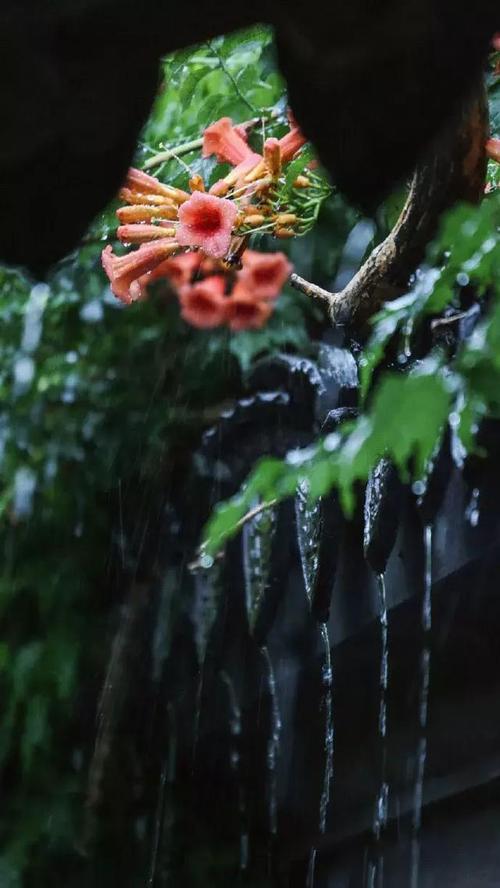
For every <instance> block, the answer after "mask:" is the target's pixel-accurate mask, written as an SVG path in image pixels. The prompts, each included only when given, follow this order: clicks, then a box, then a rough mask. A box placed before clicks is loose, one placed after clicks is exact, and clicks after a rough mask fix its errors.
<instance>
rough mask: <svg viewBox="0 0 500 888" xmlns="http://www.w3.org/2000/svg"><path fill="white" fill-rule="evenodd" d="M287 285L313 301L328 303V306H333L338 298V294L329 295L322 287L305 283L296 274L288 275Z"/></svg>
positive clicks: (308, 282)
mask: <svg viewBox="0 0 500 888" xmlns="http://www.w3.org/2000/svg"><path fill="white" fill-rule="evenodd" d="M289 283H290V284H291V286H292V287H294V288H295V290H300V292H301V293H305V294H306V296H311V297H312V298H313V299H321V300H322V302H326V303H328V305H329V306H332V305H333V304H334V302H335V299H336V297H337V296H338V293H330V292H329V291H328V290H323V288H322V287H318V286H317V285H316V284H312V283H311V282H310V281H306V280H305V279H304V278H302V277H300V276H299V275H298V274H295V272H294V273H293V274H291V275H290V278H289Z"/></svg>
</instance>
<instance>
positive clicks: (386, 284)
mask: <svg viewBox="0 0 500 888" xmlns="http://www.w3.org/2000/svg"><path fill="white" fill-rule="evenodd" d="M487 137H488V106H487V99H486V93H485V89H484V86H483V85H481V88H480V89H477V90H476V91H475V93H474V97H473V98H472V99H471V100H470V101H469V102H468V104H467V105H466V106H464V107H463V108H462V110H461V112H460V113H459V114H457V115H455V119H454V121H453V123H452V124H450V125H449V126H448V127H447V128H446V130H445V131H443V132H442V133H441V135H440V137H439V139H437V140H436V142H435V143H434V145H433V148H432V150H431V151H430V152H429V153H428V155H427V157H426V158H425V159H424V160H423V161H422V162H421V163H420V164H419V166H418V167H417V170H416V172H415V175H414V177H413V180H412V183H411V187H410V190H409V193H408V197H407V200H406V203H405V205H404V207H403V210H402V212H401V215H400V216H399V219H398V220H397V222H396V224H395V225H394V228H393V229H392V231H391V232H390V233H389V234H388V236H387V237H386V239H385V240H384V241H383V242H382V243H381V244H379V245H378V246H377V247H375V249H374V250H373V251H372V253H371V254H370V256H369V257H368V259H367V260H366V262H364V263H363V265H362V266H361V268H360V269H359V271H358V272H357V273H356V274H355V275H354V277H353V278H352V280H351V281H350V282H349V283H348V284H347V286H346V287H344V289H343V290H342V291H341V292H339V293H329V292H328V291H327V290H323V289H322V288H320V287H316V286H315V285H314V284H311V283H309V282H308V281H305V280H304V279H303V278H299V276H298V275H292V277H291V278H290V283H291V284H292V286H293V287H295V288H296V289H298V290H301V291H302V292H303V293H306V295H308V296H311V297H312V298H318V299H321V300H322V301H323V302H325V303H326V304H327V306H328V313H329V315H330V319H331V321H332V323H333V324H335V325H340V324H342V325H346V326H352V325H354V326H360V325H363V324H364V322H365V321H366V320H367V319H368V318H369V317H370V316H371V315H373V313H374V312H375V311H377V310H378V309H379V308H380V306H381V305H382V304H383V303H384V302H389V301H391V300H392V299H396V298H397V297H398V296H400V295H402V294H403V293H404V292H405V291H406V289H407V287H408V281H409V278H410V276H411V275H412V274H413V272H414V271H415V270H416V269H417V267H418V266H419V264H420V263H421V262H422V260H423V259H424V257H425V251H426V248H427V245H428V243H429V242H430V241H431V240H432V238H433V237H434V236H435V234H436V230H437V227H438V223H439V220H440V217H441V214H442V213H443V212H444V211H445V210H447V209H449V208H450V207H451V206H453V204H455V203H456V202H457V201H459V200H464V201H468V202H469V203H478V202H479V201H480V200H481V198H482V196H483V193H484V181H485V176H486V162H487V158H486V152H485V143H486V140H487Z"/></svg>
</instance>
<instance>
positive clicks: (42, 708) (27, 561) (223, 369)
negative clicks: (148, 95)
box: [0, 27, 500, 888]
mask: <svg viewBox="0 0 500 888" xmlns="http://www.w3.org/2000/svg"><path fill="white" fill-rule="evenodd" d="M124 90H126V81H125V82H124ZM492 103H493V104H492V109H493V112H492V119H493V125H494V127H497V116H498V88H497V87H495V86H494V85H493V84H492ZM286 107H287V102H286V95H285V93H284V88H283V82H282V79H281V77H280V76H279V74H278V72H277V70H276V65H275V59H274V47H273V43H272V35H271V32H270V30H269V29H267V28H262V27H255V28H252V29H249V30H248V31H246V32H240V33H238V34H232V35H229V36H228V37H218V38H215V39H213V40H211V41H210V42H209V43H207V44H204V45H202V46H199V47H196V48H194V49H187V50H182V51H179V52H176V53H174V54H173V55H172V56H170V57H169V58H168V59H166V60H165V62H164V65H163V78H162V82H161V86H160V89H159V93H158V98H157V102H156V105H155V108H154V109H153V113H152V115H151V118H150V120H149V121H148V123H147V125H146V127H145V129H144V132H143V134H142V140H141V144H140V146H139V147H138V151H137V156H136V164H137V165H138V166H143V165H144V163H146V162H151V159H152V158H154V157H155V155H156V154H157V153H158V152H161V151H163V150H165V149H169V148H174V149H175V148H177V147H178V146H184V145H185V144H186V143H190V142H192V141H199V138H200V135H201V133H202V131H203V129H204V128H205V127H206V126H207V125H208V124H210V123H212V122H213V121H214V120H216V119H217V118H219V117H221V116H230V117H232V118H233V120H234V121H235V122H243V121H247V120H249V119H252V118H254V117H258V118H260V119H261V122H260V123H259V125H257V126H255V127H254V129H253V130H252V132H251V135H250V141H251V143H252V144H253V145H254V147H255V148H256V149H260V147H261V144H262V136H263V135H265V136H269V135H276V136H278V137H279V136H281V135H282V134H283V133H284V132H285V131H286V130H287V129H288V124H287V120H286ZM497 129H498V127H497ZM176 153H177V155H178V156H177V157H171V158H170V159H169V160H168V161H166V162H164V163H163V164H161V165H157V166H155V165H153V167H152V168H151V169H152V171H153V172H154V173H155V174H158V175H159V177H160V178H161V179H162V180H163V181H169V182H171V183H172V184H176V185H179V186H185V185H186V183H187V180H188V178H189V176H190V175H191V174H193V173H201V174H202V175H203V176H204V178H205V179H207V180H208V181H209V182H210V183H211V182H213V181H215V180H216V179H218V178H219V177H220V176H221V175H223V174H225V172H226V170H227V167H226V166H224V165H221V164H218V163H217V162H216V161H215V160H214V159H213V158H208V159H203V158H201V157H200V152H199V148H198V149H197V150H191V151H185V150H183V149H181V150H180V151H179V152H176ZM310 159H311V154H310V151H309V149H306V150H305V151H304V152H302V153H301V155H300V157H299V158H298V159H297V160H296V161H294V162H293V163H292V164H291V167H290V168H289V175H288V178H287V182H286V183H285V187H287V188H289V187H290V185H291V183H292V182H293V180H294V178H295V176H296V175H297V174H298V173H301V172H303V171H304V168H305V167H306V165H307V164H308V162H309V160H310ZM308 175H309V172H308ZM495 176H497V173H496V172H495V173H493V171H492V173H491V176H490V178H491V181H492V182H494V181H496V180H495ZM312 178H313V179H314V181H315V182H316V184H317V187H318V189H321V188H323V189H324V194H323V192H322V194H321V200H318V201H316V202H315V203H314V206H313V207H312V208H311V217H312V221H311V224H312V222H314V223H315V224H314V228H313V229H312V230H309V231H308V232H307V233H306V234H305V235H304V237H301V238H299V239H297V240H294V241H292V242H290V243H288V242H286V247H283V243H282V242H280V249H285V248H286V250H287V251H288V253H289V255H290V258H291V260H292V261H293V262H294V264H295V266H296V268H297V271H298V272H299V273H300V274H302V275H303V276H304V277H306V278H309V279H311V280H314V281H315V282H316V283H318V284H320V285H322V286H325V287H332V286H333V281H334V280H335V276H336V274H337V272H338V269H339V266H340V263H341V257H342V252H343V250H344V246H345V243H346V240H347V237H348V235H349V233H350V231H351V229H352V228H353V226H354V225H355V224H356V222H357V221H358V214H357V212H356V211H355V210H354V209H352V208H350V207H348V206H346V205H345V203H344V202H343V200H342V198H341V197H340V196H339V195H338V194H335V193H329V189H327V188H326V186H325V183H324V180H323V179H322V178H321V177H320V176H317V174H313V176H312ZM327 192H328V196H327ZM306 197H307V196H306V194H304V199H306ZM324 198H325V199H324ZM401 199H402V195H401V194H398V195H396V197H395V198H394V200H391V201H390V202H388V204H387V206H386V208H385V213H384V214H383V216H384V223H385V225H387V226H388V225H390V224H391V223H392V220H393V218H394V215H395V213H397V210H398V207H399V205H400V202H401ZM115 208H116V207H115V205H111V206H110V207H109V208H108V210H107V211H106V212H105V213H104V214H103V215H102V217H101V218H100V219H98V220H96V222H95V224H94V225H93V227H92V230H91V231H90V232H89V233H88V236H87V238H86V242H85V243H84V244H83V245H82V247H81V248H80V249H79V250H78V251H77V252H75V254H74V255H73V256H72V257H70V258H69V259H68V260H66V261H65V262H64V263H62V264H61V265H60V267H59V268H58V269H56V271H55V273H54V274H53V275H52V277H51V279H50V280H49V281H48V282H47V284H43V285H39V284H38V285H35V284H34V282H33V281H31V280H28V279H27V278H26V277H24V276H23V275H21V274H20V273H18V272H15V271H7V270H0V322H1V329H2V336H1V339H0V395H1V407H0V480H1V485H0V553H1V564H2V567H1V570H0V615H1V617H2V628H3V632H2V639H1V642H0V694H1V699H2V716H1V730H0V768H2V772H3V775H4V779H5V780H7V776H6V775H16V776H15V778H12V777H10V778H9V786H8V792H7V793H6V794H5V795H6V797H5V799H4V800H3V803H2V809H1V814H0V835H1V847H2V856H1V857H0V885H1V886H2V888H3V886H5V888H18V886H20V885H21V884H27V885H36V888H43V886H45V885H52V884H53V882H54V873H55V872H57V864H58V863H60V862H61V861H62V860H64V861H65V862H66V865H67V867H69V869H67V870H65V873H67V872H69V873H70V875H69V876H68V877H67V878H66V884H74V885H77V884H80V882H79V881H78V878H79V876H77V875H74V874H76V873H79V870H80V860H79V859H77V860H76V862H73V859H74V858H75V857H76V854H75V846H77V845H78V843H79V840H80V838H81V831H82V824H81V812H82V810H83V808H84V803H85V792H86V775H87V766H88V759H89V755H90V754H91V751H92V746H93V741H94V733H93V727H92V724H91V725H90V727H88V726H87V734H85V733H84V732H82V728H81V725H80V724H79V720H78V719H79V715H78V708H79V705H80V698H81V696H83V697H85V695H87V696H89V697H91V698H92V699H95V696H96V687H97V686H98V684H99V681H101V680H102V677H103V675H104V672H105V667H106V662H107V657H108V655H109V637H108V626H109V621H110V614H111V613H112V608H113V604H114V603H115V602H114V597H113V596H114V595H116V594H117V592H116V589H115V588H114V586H113V582H112V579H111V576H112V575H113V570H114V569H115V567H116V564H115V562H116V561H118V562H119V563H120V567H121V569H123V564H124V563H126V564H128V563H129V562H131V563H132V565H133V563H134V556H135V552H134V548H133V541H132V537H133V531H134V529H135V525H134V509H135V499H134V491H135V490H137V489H139V490H140V491H141V496H142V497H143V498H144V499H145V500H147V501H148V502H152V501H153V500H154V497H155V496H158V495H159V491H162V488H163V485H164V482H165V478H166V476H167V474H168V472H171V473H172V472H175V470H176V467H177V466H178V465H180V466H181V467H183V468H185V465H186V460H188V459H189V455H190V452H191V450H192V449H193V447H194V446H195V445H196V444H197V442H198V441H199V438H200V434H201V431H202V430H203V429H204V428H205V427H206V426H207V425H208V424H210V423H211V422H212V420H213V417H214V415H215V416H216V415H217V414H218V412H219V410H220V406H221V404H223V403H224V402H226V401H227V399H228V398H229V399H231V398H234V397H237V396H238V395H239V394H240V393H241V391H242V376H243V375H244V373H246V372H247V371H248V370H249V369H250V368H251V366H252V363H253V361H254V360H255V359H256V358H257V357H261V356H262V355H265V354H271V353H273V352H274V351H276V350H279V351H283V350H287V349H288V350H293V351H298V352H300V353H302V354H304V353H308V351H309V350H310V348H311V344H310V335H309V329H310V326H312V325H311V323H310V322H311V321H312V322H313V323H317V322H318V321H321V319H322V317H323V316H322V314H321V311H320V310H319V309H318V307H317V306H316V305H313V304H310V303H309V302H308V301H307V299H306V297H303V296H301V295H300V294H297V293H294V292H292V291H290V290H289V291H287V292H285V294H284V296H283V297H282V298H281V299H280V300H279V302H278V304H277V307H276V311H275V313H274V315H273V317H272V319H271V321H270V323H269V324H268V326H267V327H266V328H264V329H263V330H260V331H255V332H245V333H239V334H231V333H229V332H228V331H227V330H216V331H196V330H193V329H192V328H189V327H188V326H187V325H186V324H185V323H184V322H183V321H182V319H181V318H180V316H179V312H178V308H177V305H176V301H175V300H174V299H173V298H172V294H171V293H170V292H169V290H168V287H167V285H165V284H158V285H157V286H156V288H155V290H154V292H153V293H152V294H151V297H150V299H149V300H148V301H147V302H144V303H140V304H136V305H133V306H131V307H128V308H124V307H123V306H122V305H121V304H120V303H119V302H118V301H117V300H116V299H115V298H114V297H113V296H112V295H111V293H110V291H109V288H108V286H107V282H106V280H105V277H104V274H103V272H102V269H101V266H100V259H99V254H100V251H101V249H102V247H103V246H104V245H105V244H106V243H107V242H110V241H113V232H114V228H115V221H116V220H115V217H114V211H115ZM497 213H498V200H497V195H495V194H493V195H492V197H491V198H489V199H488V200H487V201H485V202H484V203H483V205H482V206H481V207H480V208H479V209H478V210H476V211H472V210H470V208H468V209H467V208H458V209H457V210H456V212H455V213H454V214H452V215H451V216H450V217H449V218H448V219H447V220H446V221H445V222H444V227H443V229H442V231H441V234H440V237H439V238H438V240H437V241H436V244H435V245H434V246H433V247H432V248H431V249H430V251H429V255H428V267H427V269H426V270H424V272H423V276H422V277H421V278H419V279H418V280H417V281H416V283H415V286H414V287H413V288H412V290H411V291H410V293H409V294H408V295H407V296H405V297H403V299H401V300H399V301H398V302H396V303H393V304H392V305H391V306H386V307H385V308H384V309H383V311H382V312H381V313H380V315H379V316H378V317H377V318H376V319H375V322H374V327H373V335H372V339H371V341H370V343H369V345H368V347H367V349H366V351H365V356H364V359H363V361H362V362H361V373H362V384H363V391H364V394H365V396H366V402H365V403H366V410H365V412H364V414H363V416H362V417H361V418H360V419H359V420H358V421H357V422H356V423H354V424H351V425H350V426H345V427H343V428H341V429H339V430H338V433H335V434H333V435H331V436H329V437H328V438H326V439H325V440H324V441H322V442H318V443H316V444H315V445H314V446H312V447H310V448H308V449H307V450H306V451H300V452H296V453H292V454H290V455H289V457H288V459H287V460H286V461H279V460H269V459H267V460H264V461H262V462H261V463H260V464H259V465H258V466H257V467H256V469H255V471H254V472H253V474H252V475H251V477H250V478H249V480H248V482H247V484H246V486H245V488H244V489H243V490H242V491H241V493H240V494H239V495H238V496H237V497H236V498H235V499H234V500H233V501H231V502H230V503H229V504H226V505H225V506H223V507H220V508H219V510H218V511H217V513H216V515H215V516H214V518H213V519H212V521H211V523H210V525H209V526H208V529H207V534H206V550H207V552H208V553H214V552H215V551H216V550H217V549H218V548H219V547H220V546H221V545H222V544H223V543H224V540H225V539H227V537H228V536H229V535H230V534H231V533H234V532H235V530H236V529H237V528H236V525H237V522H238V521H239V520H240V519H241V518H242V517H243V516H244V514H245V512H246V511H247V510H248V509H249V508H251V507H252V506H253V505H255V502H256V501H259V500H262V501H264V502H269V501H271V500H274V499H276V498H278V499H279V498H282V497H285V496H289V495H291V494H293V493H294V491H295V489H296V486H297V484H298V483H299V481H300V480H301V479H304V478H305V479H306V480H307V482H308V484H309V487H310V494H311V496H313V497H317V496H320V495H322V494H323V493H325V492H326V491H327V490H328V489H329V488H330V487H331V486H332V484H336V485H338V487H339V489H340V492H341V495H342V499H343V502H344V504H345V506H346V508H351V507H352V503H353V488H354V485H355V483H356V481H358V480H363V479H364V478H366V476H367V474H368V472H369V471H370V468H371V466H372V465H373V463H374V462H375V461H376V460H377V459H378V458H379V457H380V456H381V455H382V454H389V455H390V456H391V457H392V459H394V461H395V462H396V464H397V465H398V466H399V468H400V469H401V471H402V472H404V473H407V475H408V476H410V475H412V476H419V475H422V474H423V473H424V471H425V466H426V463H427V460H428V458H429V456H430V455H431V454H432V452H433V449H434V447H435V444H436V441H437V440H438V438H439V435H440V433H441V430H442V428H443V427H444V425H445V423H446V421H447V417H448V414H449V412H450V411H451V412H452V414H453V415H456V416H455V419H456V417H458V428H459V432H460V434H461V436H462V439H463V441H464V442H465V443H466V445H467V446H468V447H472V446H473V429H474V425H475V423H476V422H477V418H478V417H480V416H482V415H484V414H485V413H487V412H492V411H498V409H499V406H500V405H499V397H500V396H499V395H498V392H500V384H499V383H500V347H499V346H500V307H499V302H500V300H498V286H499V281H500V274H499V269H498V241H497V240H495V241H494V242H493V243H492V232H494V230H495V226H496V224H497ZM381 227H383V226H381ZM380 233H381V234H383V232H380ZM254 246H257V247H258V248H261V247H263V248H264V249H266V248H269V246H270V244H269V243H268V242H266V240H265V238H263V237H262V236H259V237H257V238H256V240H255V243H254ZM273 246H274V248H275V242H274V243H273ZM463 275H466V276H467V279H468V281H469V282H470V283H471V284H473V285H474V287H476V288H478V289H479V291H480V293H482V294H484V297H485V298H486V297H488V298H489V299H491V310H490V312H489V314H488V315H487V316H486V318H485V320H484V322H483V323H482V324H481V326H480V327H479V328H478V329H477V331H476V333H475V335H474V336H473V337H472V339H471V340H470V342H468V343H467V345H466V346H464V347H463V348H462V350H461V351H460V353H459V354H458V355H457V356H456V358H455V360H454V362H453V365H452V366H451V367H449V366H448V365H447V362H446V360H445V356H444V355H443V354H441V353H437V352H436V353H435V354H432V355H430V356H428V357H427V359H426V360H424V361H423V362H422V363H421V364H420V365H418V366H416V367H415V368H414V369H413V370H412V371H411V372H410V373H408V374H402V373H399V374H395V373H393V374H388V375H382V376H381V377H380V380H379V382H378V383H377V386H376V387H375V389H374V388H373V378H372V375H373V371H374V369H375V368H376V367H377V366H378V365H379V364H380V362H381V361H382V359H383V357H384V353H385V349H386V347H387V344H388V343H389V341H391V342H392V341H393V340H394V338H399V337H402V338H403V340H404V337H405V335H406V336H407V335H409V334H410V332H411V329H412V327H416V326H417V325H418V324H421V323H426V317H429V316H431V315H432V314H434V313H437V312H439V311H441V310H442V309H443V307H444V306H445V305H454V303H455V301H456V299H457V294H458V289H459V287H460V286H463V284H464V281H465V278H464V277H462V276H463ZM368 395H370V397H368ZM124 516H125V519H128V520H129V522H131V523H132V527H131V528H130V527H129V526H128V525H127V521H125V526H124V524H123V519H124ZM137 520H139V519H137ZM119 592H120V593H121V595H123V589H120V590H119ZM181 593H182V590H181ZM92 715H93V714H91V716H90V717H89V721H90V722H92ZM89 735H90V740H89ZM211 853H212V852H211V849H209V851H207V860H206V861H205V860H204V858H203V853H200V859H199V860H196V861H195V862H194V863H193V867H195V866H196V873H197V875H196V878H197V880H198V881H199V883H200V884H202V883H206V881H207V880H206V872H207V871H210V864H211V863H212V864H213V859H211ZM68 860H70V861H72V862H71V863H68ZM219 869H220V870H221V872H222V870H223V864H222V862H221V864H220V867H219ZM110 872H111V876H110V878H111V880H112V879H113V873H112V871H110ZM101 875H102V879H103V884H104V883H105V882H108V883H109V879H106V874H105V873H102V874H101V873H100V876H101ZM72 878H73V881H70V879H72ZM216 878H217V883H220V884H227V880H226V879H225V876H224V873H223V872H222V874H219V870H217V877H216ZM219 879H220V881H219ZM210 884H213V885H214V888H215V884H216V882H215V881H214V880H210Z"/></svg>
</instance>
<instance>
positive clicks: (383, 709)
mask: <svg viewBox="0 0 500 888" xmlns="http://www.w3.org/2000/svg"><path fill="white" fill-rule="evenodd" d="M377 585H378V608H379V613H378V619H379V626H380V679H379V688H380V692H379V693H380V697H379V711H378V736H379V744H380V752H379V754H380V777H379V788H378V792H377V797H376V800H375V808H374V812H373V823H372V834H373V839H374V842H375V849H376V853H375V859H374V860H373V861H371V862H370V864H369V868H368V888H382V886H383V883H384V856H383V853H382V851H381V848H380V839H381V834H382V832H383V830H384V829H385V827H386V825H387V816H388V806H389V783H388V781H387V690H388V687H389V646H388V628H389V627H388V615H387V598H386V590H385V577H384V574H378V576H377Z"/></svg>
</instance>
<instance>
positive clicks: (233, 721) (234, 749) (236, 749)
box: [220, 671, 249, 871]
mask: <svg viewBox="0 0 500 888" xmlns="http://www.w3.org/2000/svg"><path fill="white" fill-rule="evenodd" d="M220 677H221V679H222V681H223V682H224V684H225V685H226V688H227V692H228V699H229V707H230V717H229V731H230V734H231V750H230V754H229V755H230V758H229V764H230V767H231V770H232V771H233V773H234V774H235V775H236V780H237V785H238V813H239V819H240V870H242V871H243V870H246V869H247V867H248V842H249V836H248V832H247V830H246V813H247V812H246V801H245V790H244V787H243V781H242V778H241V756H240V738H241V730H242V725H241V709H240V707H239V704H238V700H237V698H236V691H235V689H234V684H233V682H232V680H231V677H230V676H229V675H228V673H227V672H226V671H222V672H221V674H220Z"/></svg>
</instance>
